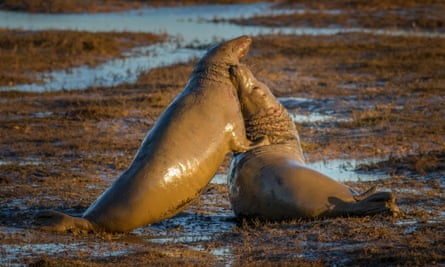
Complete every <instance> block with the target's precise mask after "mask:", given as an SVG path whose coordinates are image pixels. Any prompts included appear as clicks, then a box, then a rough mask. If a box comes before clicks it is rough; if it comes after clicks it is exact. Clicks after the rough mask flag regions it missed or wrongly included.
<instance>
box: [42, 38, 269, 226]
mask: <svg viewBox="0 0 445 267" xmlns="http://www.w3.org/2000/svg"><path fill="white" fill-rule="evenodd" d="M251 43H252V40H251V38H250V37H248V36H241V37H238V38H235V39H233V40H230V41H227V42H224V43H221V44H219V45H216V46H215V47H213V48H211V49H209V51H208V52H207V53H206V54H205V55H204V56H203V57H202V58H201V59H200V60H199V61H198V62H197V63H196V65H195V67H194V69H193V72H192V74H191V77H190V79H189V81H188V83H187V85H186V86H185V88H184V90H183V91H182V92H181V93H180V94H179V95H178V96H177V97H176V98H175V99H174V100H173V101H172V103H171V104H170V105H169V106H168V107H167V108H166V110H165V111H164V112H163V114H162V115H161V116H160V118H159V119H158V121H157V122H156V123H155V125H154V126H153V128H152V129H151V130H150V131H149V132H148V134H147V135H146V137H145V139H144V140H143V142H142V144H141V146H140V148H139V150H138V152H137V154H136V156H135V157H134V159H133V161H132V163H131V165H130V166H129V168H128V169H127V170H126V171H125V172H123V173H122V174H121V175H120V177H118V178H117V179H116V180H115V181H114V182H113V184H112V185H111V186H110V187H109V188H108V189H107V190H106V191H105V192H104V193H103V194H102V195H101V196H100V197H99V198H98V199H97V200H96V201H95V202H94V203H93V204H92V205H91V206H90V207H89V208H88V209H87V210H86V211H85V212H84V213H83V215H82V217H72V216H69V215H66V214H63V213H60V212H56V211H45V212H41V213H40V214H38V215H37V220H38V221H37V222H38V223H39V224H40V226H41V229H43V230H49V231H57V232H61V231H68V230H71V231H84V232H85V231H107V232H125V231H130V230H132V229H134V228H137V227H140V226H143V225H148V224H151V223H154V222H158V221H161V220H163V219H165V218H169V217H172V216H174V215H176V214H177V213H179V212H180V211H181V210H183V209H184V208H185V207H187V205H188V204H189V203H190V202H191V201H192V200H194V199H196V198H197V197H198V196H199V195H200V193H201V191H202V190H203V188H204V187H205V186H206V185H207V184H208V182H209V181H210V180H211V178H212V177H213V176H214V174H215V173H216V171H217V168H218V167H219V165H220V164H221V163H222V162H223V160H224V157H225V155H226V154H227V153H230V152H243V151H247V150H248V149H251V148H252V147H255V146H259V145H261V144H262V142H258V143H257V144H254V143H253V142H252V141H250V140H248V139H247V137H246V132H245V127H244V120H243V117H242V114H241V111H240V103H239V100H238V95H237V90H236V88H235V87H234V86H233V84H232V82H231V80H230V77H229V76H230V75H229V67H230V65H233V64H238V63H239V59H240V58H242V57H243V56H244V55H245V54H246V53H247V51H248V50H249V48H250V45H251Z"/></svg>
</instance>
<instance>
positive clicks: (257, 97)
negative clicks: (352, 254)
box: [228, 65, 398, 220]
mask: <svg viewBox="0 0 445 267" xmlns="http://www.w3.org/2000/svg"><path fill="white" fill-rule="evenodd" d="M230 72H231V79H232V81H233V83H234V85H235V87H237V88H238V95H239V98H240V103H241V107H242V112H243V115H244V118H245V123H246V131H247V136H248V137H249V138H252V139H253V140H254V139H256V138H262V136H263V135H266V136H267V138H268V140H269V141H270V145H265V146H261V147H257V148H254V149H252V150H249V151H247V152H244V153H239V154H236V155H235V156H234V157H233V159H232V162H231V164H230V170H229V174H228V185H229V196H230V201H231V204H232V208H233V210H234V212H235V214H236V215H237V216H238V217H256V218H261V219H265V220H285V219H298V218H316V217H334V216H347V215H349V216H362V215H372V214H377V213H394V212H397V211H398V209H397V207H396V206H395V200H394V196H393V195H392V194H391V193H389V192H378V193H376V192H375V191H376V190H375V188H372V189H370V190H368V191H367V192H365V193H364V194H361V195H359V194H357V193H355V192H354V191H353V190H352V189H351V188H350V187H348V186H346V185H344V184H341V183H339V182H337V181H335V180H333V179H332V178H330V177H327V176H326V175H323V174H322V173H320V172H318V171H316V170H313V169H311V168H308V167H307V166H305V164H304V156H303V153H302V149H301V145H300V141H299V138H298V132H297V131H296V129H295V125H294V123H293V121H292V119H291V117H290V116H289V114H288V113H287V111H286V110H285V109H284V107H282V105H281V104H280V103H279V101H278V100H277V99H276V98H275V97H274V96H273V94H272V93H271V92H270V90H269V88H268V87H267V86H266V85H265V84H263V83H260V82H259V81H257V80H256V79H255V77H254V76H253V74H252V73H251V72H250V70H249V69H248V68H247V67H246V66H244V65H237V66H232V68H231V70H230ZM283 113H286V114H283ZM291 124H292V125H293V126H292V125H291Z"/></svg>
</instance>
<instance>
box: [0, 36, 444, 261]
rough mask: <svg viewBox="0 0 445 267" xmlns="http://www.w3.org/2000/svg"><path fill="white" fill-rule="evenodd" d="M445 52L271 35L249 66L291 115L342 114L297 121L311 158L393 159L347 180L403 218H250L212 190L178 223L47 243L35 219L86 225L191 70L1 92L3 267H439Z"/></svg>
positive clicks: (423, 41) (423, 40)
mask: <svg viewBox="0 0 445 267" xmlns="http://www.w3.org/2000/svg"><path fill="white" fill-rule="evenodd" d="M444 51H445V41H444V39H443V38H431V37H409V36H385V35H373V34H366V33H351V34H338V35H334V36H309V35H308V36H283V35H267V36H262V37H255V38H254V44H253V48H252V50H251V51H250V52H249V54H248V55H247V58H246V60H245V63H246V64H248V65H249V66H251V68H252V70H253V72H254V73H255V75H256V76H257V77H258V79H260V80H262V81H264V82H265V83H266V84H268V85H269V87H270V88H271V89H272V90H273V92H274V94H275V95H276V96H277V97H280V98H283V99H284V98H286V99H293V98H298V99H301V98H303V99H304V101H301V102H299V101H294V102H293V101H287V102H284V103H285V106H286V107H287V108H288V109H289V111H290V112H292V113H295V114H303V115H304V114H306V115H307V114H320V115H325V116H329V117H330V118H334V119H330V120H320V121H316V122H302V123H297V127H298V130H299V131H300V135H301V139H302V143H303V149H304V151H305V154H306V156H307V158H308V161H310V162H314V161H319V160H331V159H351V158H357V159H369V158H377V159H383V160H380V161H379V162H377V163H376V164H365V165H360V166H357V176H358V177H360V174H362V173H366V174H372V175H374V176H376V177H377V180H375V181H362V180H360V179H357V181H349V182H347V184H348V185H350V186H352V187H353V188H355V189H357V190H359V191H361V190H364V189H365V188H368V187H369V186H370V185H378V186H379V189H381V190H391V191H393V192H394V193H395V195H396V198H397V204H398V205H399V207H400V209H401V211H402V214H401V215H400V216H399V217H395V218H393V217H388V216H374V217H365V218H337V219H319V220H311V221H291V222H280V223H268V222H260V221H242V222H240V221H237V220H236V219H235V218H234V216H233V213H232V211H231V209H230V203H229V201H228V195H227V189H226V186H225V185H224V184H214V183H211V184H210V185H209V186H208V187H207V188H206V189H205V190H204V192H203V195H202V196H201V197H200V198H199V199H198V200H196V201H195V202H194V203H193V204H192V205H191V206H190V207H189V208H188V209H187V210H185V211H184V212H182V213H181V214H179V215H178V216H176V217H174V218H171V219H168V220H165V221H162V222H160V223H157V224H153V225H150V226H146V227H142V228H139V229H136V230H134V231H132V232H131V233H125V234H87V235H86V234H79V233H66V234H52V233H44V232H41V231H38V230H36V229H33V216H34V214H35V213H36V212H38V211H40V210H46V209H55V210H59V211H62V212H65V213H69V214H71V215H80V214H81V213H82V212H83V211H84V210H85V209H86V208H87V207H88V206H89V205H90V204H91V203H92V202H93V201H94V200H95V199H96V198H97V196H98V195H99V194H100V193H101V192H102V191H103V190H104V189H105V188H107V187H108V186H109V185H110V184H111V183H112V181H113V180H114V179H115V178H116V177H117V176H118V175H119V173H121V172H122V171H124V170H125V168H126V167H127V166H128V165H129V163H130V161H131V160H132V157H133V156H134V155H135V153H136V150H137V148H138V147H139V145H140V143H141V141H142V139H143V137H144V136H145V134H146V133H147V131H148V130H149V129H150V128H151V127H152V126H153V124H154V122H155V121H156V119H157V118H158V117H159V115H160V114H161V113H162V112H163V110H164V109H165V107H166V106H167V105H168V103H169V102H170V101H171V100H172V99H173V98H174V97H175V96H176V95H177V94H178V93H179V92H180V91H181V90H182V88H183V87H184V85H185V83H186V82H187V78H188V77H189V75H190V72H191V69H192V66H193V64H194V62H189V63H186V64H176V65H173V66H167V67H162V68H157V69H153V70H151V71H149V72H148V73H145V74H143V75H142V76H141V77H140V78H139V80H138V81H137V83H136V84H126V85H122V86H118V87H109V88H91V89H88V90H85V91H83V90H82V91H62V92H51V93H23V92H0V102H1V105H0V135H1V141H0V146H1V149H0V184H1V186H0V190H1V191H0V195H1V197H0V207H1V208H0V229H1V230H0V237H1V240H2V241H1V245H0V258H1V262H0V265H6V266H7V265H13V264H19V265H23V264H25V265H33V266H60V265H75V266H76V265H77V266H107V265H111V264H112V265H117V266H122V265H179V264H181V265H185V266H191V265H216V266H225V265H233V266H241V265H242V266H246V265H247V266H249V265H250V266H256V265H259V264H261V265H284V266H286V265H299V266H326V265H327V266H331V265H342V266H364V265H367V266H395V265H402V266H418V265H426V266H435V265H443V264H445V256H444V255H445V210H444V208H443V206H444V203H445V199H444V193H443V192H444V187H445V167H444V165H443V162H445V153H444V150H445V121H444V120H443V118H444V117H445V110H444V109H443V104H442V103H443V102H444V100H445V88H444V87H445V82H444V77H445V75H444V69H445V60H444V59H445V58H444V57H445V54H444ZM229 160H230V157H229V156H228V157H227V158H226V161H225V162H224V164H223V165H222V166H221V167H220V169H219V173H220V174H224V173H226V172H227V166H228V163H229ZM379 177H381V178H380V179H378V178H379ZM388 177H389V178H388Z"/></svg>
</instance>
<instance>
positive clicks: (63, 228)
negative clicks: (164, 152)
mask: <svg viewBox="0 0 445 267" xmlns="http://www.w3.org/2000/svg"><path fill="white" fill-rule="evenodd" d="M35 222H36V225H37V226H38V228H39V229H41V230H43V231H48V232H68V231H70V232H92V231H94V230H95V227H94V226H93V224H92V223H91V222H90V221H88V220H87V219H84V218H77V217H72V216H69V215H67V214H64V213H61V212H58V211H53V210H49V211H42V212H39V213H38V214H37V215H36V216H35Z"/></svg>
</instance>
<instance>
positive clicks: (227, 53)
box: [197, 35, 252, 67]
mask: <svg viewBox="0 0 445 267" xmlns="http://www.w3.org/2000/svg"><path fill="white" fill-rule="evenodd" d="M251 44H252V38H250V37H249V36H247V35H243V36H240V37H238V38H235V39H232V40H229V41H227V42H223V43H220V44H217V45H215V46H213V47H211V48H210V49H209V50H208V51H207V53H206V54H205V55H204V56H203V57H202V58H201V59H200V60H199V62H198V64H197V66H201V67H205V66H207V65H210V64H224V65H227V66H230V65H235V64H238V63H239V60H240V59H241V58H243V57H244V56H245V55H246V54H247V52H248V51H249V48H250V45H251Z"/></svg>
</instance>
